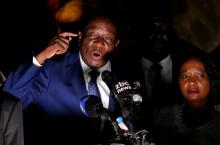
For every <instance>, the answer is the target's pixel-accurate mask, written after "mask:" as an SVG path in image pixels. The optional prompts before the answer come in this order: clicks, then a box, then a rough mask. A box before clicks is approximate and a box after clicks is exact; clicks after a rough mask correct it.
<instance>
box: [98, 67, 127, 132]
mask: <svg viewBox="0 0 220 145" xmlns="http://www.w3.org/2000/svg"><path fill="white" fill-rule="evenodd" d="M102 80H103V81H104V82H105V83H106V85H107V86H108V88H109V90H110V92H111V94H112V97H113V100H114V103H115V107H116V110H115V112H114V120H116V122H117V124H118V126H119V127H120V129H121V130H124V131H128V127H127V126H126V125H125V123H124V122H123V117H124V116H126V115H124V114H127V113H124V112H127V111H124V109H122V107H123V106H122V105H121V104H120V102H119V98H118V97H117V96H116V95H115V93H114V92H113V91H112V90H113V84H114V83H113V77H112V73H111V72H110V71H108V70H106V71H103V72H102Z"/></svg>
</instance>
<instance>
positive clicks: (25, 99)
mask: <svg viewBox="0 0 220 145" xmlns="http://www.w3.org/2000/svg"><path fill="white" fill-rule="evenodd" d="M44 71H45V69H44V67H37V66H35V65H34V64H33V63H32V61H29V62H27V63H25V64H22V65H20V66H19V68H18V69H17V70H16V71H12V72H11V73H10V74H9V76H8V77H7V79H6V81H5V84H4V86H3V91H5V92H8V93H10V94H12V95H13V96H15V97H17V98H19V99H20V100H21V102H22V106H23V108H26V107H27V106H28V105H29V104H30V103H33V102H34V101H36V98H38V96H42V94H43V93H44V92H45V89H46V88H47V85H48V76H47V73H45V72H44Z"/></svg>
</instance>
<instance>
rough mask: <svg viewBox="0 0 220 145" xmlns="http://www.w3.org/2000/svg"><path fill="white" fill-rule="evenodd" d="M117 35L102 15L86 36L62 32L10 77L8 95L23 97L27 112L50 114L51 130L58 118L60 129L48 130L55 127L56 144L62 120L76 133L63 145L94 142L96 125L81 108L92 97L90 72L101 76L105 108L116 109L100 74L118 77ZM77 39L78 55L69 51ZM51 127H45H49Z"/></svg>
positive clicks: (107, 19) (99, 82)
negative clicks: (115, 60)
mask: <svg viewBox="0 0 220 145" xmlns="http://www.w3.org/2000/svg"><path fill="white" fill-rule="evenodd" d="M118 34H119V33H118V30H117V27H116V25H115V23H114V22H113V21H112V20H111V19H110V18H107V17H104V16H96V17H93V18H92V19H91V20H90V21H89V22H88V24H87V25H86V27H85V28H84V29H83V31H82V32H79V33H71V32H62V33H60V34H59V35H58V36H56V37H54V39H52V40H51V42H50V43H49V45H48V46H47V47H46V48H45V49H44V50H43V51H41V52H40V53H38V54H37V55H36V56H34V57H33V60H32V61H31V60H30V61H29V63H26V64H22V65H21V66H20V67H19V68H18V69H17V70H16V71H14V72H12V73H11V74H10V75H9V76H8V78H7V80H6V83H5V85H4V91H6V92H9V93H11V94H13V95H14V96H16V97H17V98H19V99H20V100H21V102H22V105H23V108H24V109H25V108H27V107H29V106H30V104H35V105H37V107H38V108H39V109H40V110H41V112H43V113H44V114H45V115H46V116H50V117H51V116H53V117H52V121H51V122H49V121H48V124H47V125H48V126H50V125H49V124H53V123H54V122H55V120H57V122H58V123H57V124H56V123H54V124H55V125H54V126H56V125H57V126H56V128H53V127H52V128H51V127H50V129H51V130H53V129H54V132H53V131H50V133H52V134H53V135H54V136H53V140H56V139H59V137H60V136H61V135H62V134H63V133H61V132H60V131H58V130H59V128H60V126H59V125H61V124H62V123H60V121H61V119H60V116H62V117H65V118H68V119H65V121H64V122H65V123H63V124H62V125H64V126H65V130H69V131H70V130H71V131H72V132H71V133H70V132H69V133H67V134H68V135H66V133H64V134H65V135H66V137H65V139H63V140H62V139H59V140H60V141H61V142H62V143H63V142H64V141H65V142H68V141H67V140H70V139H71V140H72V142H75V143H77V142H80V143H84V142H87V143H88V142H89V143H91V142H92V141H91V142H90V141H89V139H91V140H94V138H93V137H92V136H93V135H94V134H95V133H91V132H93V130H94V129H96V126H94V125H90V124H88V123H87V120H88V117H87V116H86V113H85V110H84V108H82V105H81V100H82V98H83V97H84V96H87V95H90V94H89V81H90V80H91V77H90V76H89V72H90V71H91V70H97V71H99V73H100V74H99V75H98V77H97V81H96V82H97V86H98V89H99V93H100V98H101V99H100V100H101V103H102V106H103V108H105V109H109V107H110V106H111V105H112V104H113V105H114V102H112V98H111V95H110V94H111V93H110V90H109V88H108V86H107V85H106V84H105V82H104V81H103V80H102V78H101V74H102V72H103V71H105V70H108V71H110V72H112V74H113V78H114V76H117V77H119V76H118V75H119V73H117V72H118V70H115V69H114V64H113V62H112V61H111V59H110V58H111V57H110V56H111V54H112V53H113V52H114V51H115V50H116V48H117V46H118V44H119V37H118ZM73 37H78V39H79V47H80V48H79V51H78V50H76V51H73V52H72V51H71V52H70V51H68V49H69V46H70V41H71V40H72V39H73ZM115 74H116V75H115ZM35 117H36V116H34V118H35ZM69 118H72V119H69ZM47 120H48V119H47ZM62 121H63V120H62ZM84 121H85V122H84ZM47 125H45V127H48V126H47ZM68 125H69V126H68ZM32 126H33V125H32ZM71 126H74V127H73V128H72V127H71ZM87 127H88V128H87ZM55 129H57V130H55ZM43 132H44V131H43ZM57 132H59V133H57ZM64 132H66V131H64ZM73 132H75V133H73ZM57 134H58V135H57ZM87 135H88V136H89V137H88V136H87ZM63 136H64V135H63ZM67 136H68V137H69V139H67V138H68V137H67ZM73 137H74V139H73ZM47 138H48V136H47V137H46V139H47ZM88 138H89V139H88ZM99 139H102V138H99ZM74 140H75V141H74ZM95 142H96V141H95ZM50 143H51V142H50ZM55 143H57V142H55Z"/></svg>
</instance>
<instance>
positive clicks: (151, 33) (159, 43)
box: [148, 17, 170, 54]
mask: <svg viewBox="0 0 220 145" xmlns="http://www.w3.org/2000/svg"><path fill="white" fill-rule="evenodd" d="M169 27H170V26H169V25H168V24H167V22H166V21H165V20H164V19H163V18H162V17H154V18H153V21H152V23H151V24H150V26H149V28H148V39H149V40H148V41H149V44H150V49H151V53H155V54H160V53H163V52H165V51H169V50H167V49H169V48H168V41H169V35H170V34H169V33H170V29H169Z"/></svg>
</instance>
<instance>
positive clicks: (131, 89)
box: [113, 80, 143, 105]
mask: <svg viewBox="0 0 220 145" xmlns="http://www.w3.org/2000/svg"><path fill="white" fill-rule="evenodd" d="M138 89H140V82H138V81H134V82H131V81H126V80H123V81H119V82H116V83H114V85H113V92H114V94H115V96H118V97H117V98H119V102H121V99H122V100H123V101H127V102H129V101H131V102H130V103H134V104H135V105H139V104H140V103H142V101H143V99H142V96H141V95H140V93H138Z"/></svg>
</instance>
